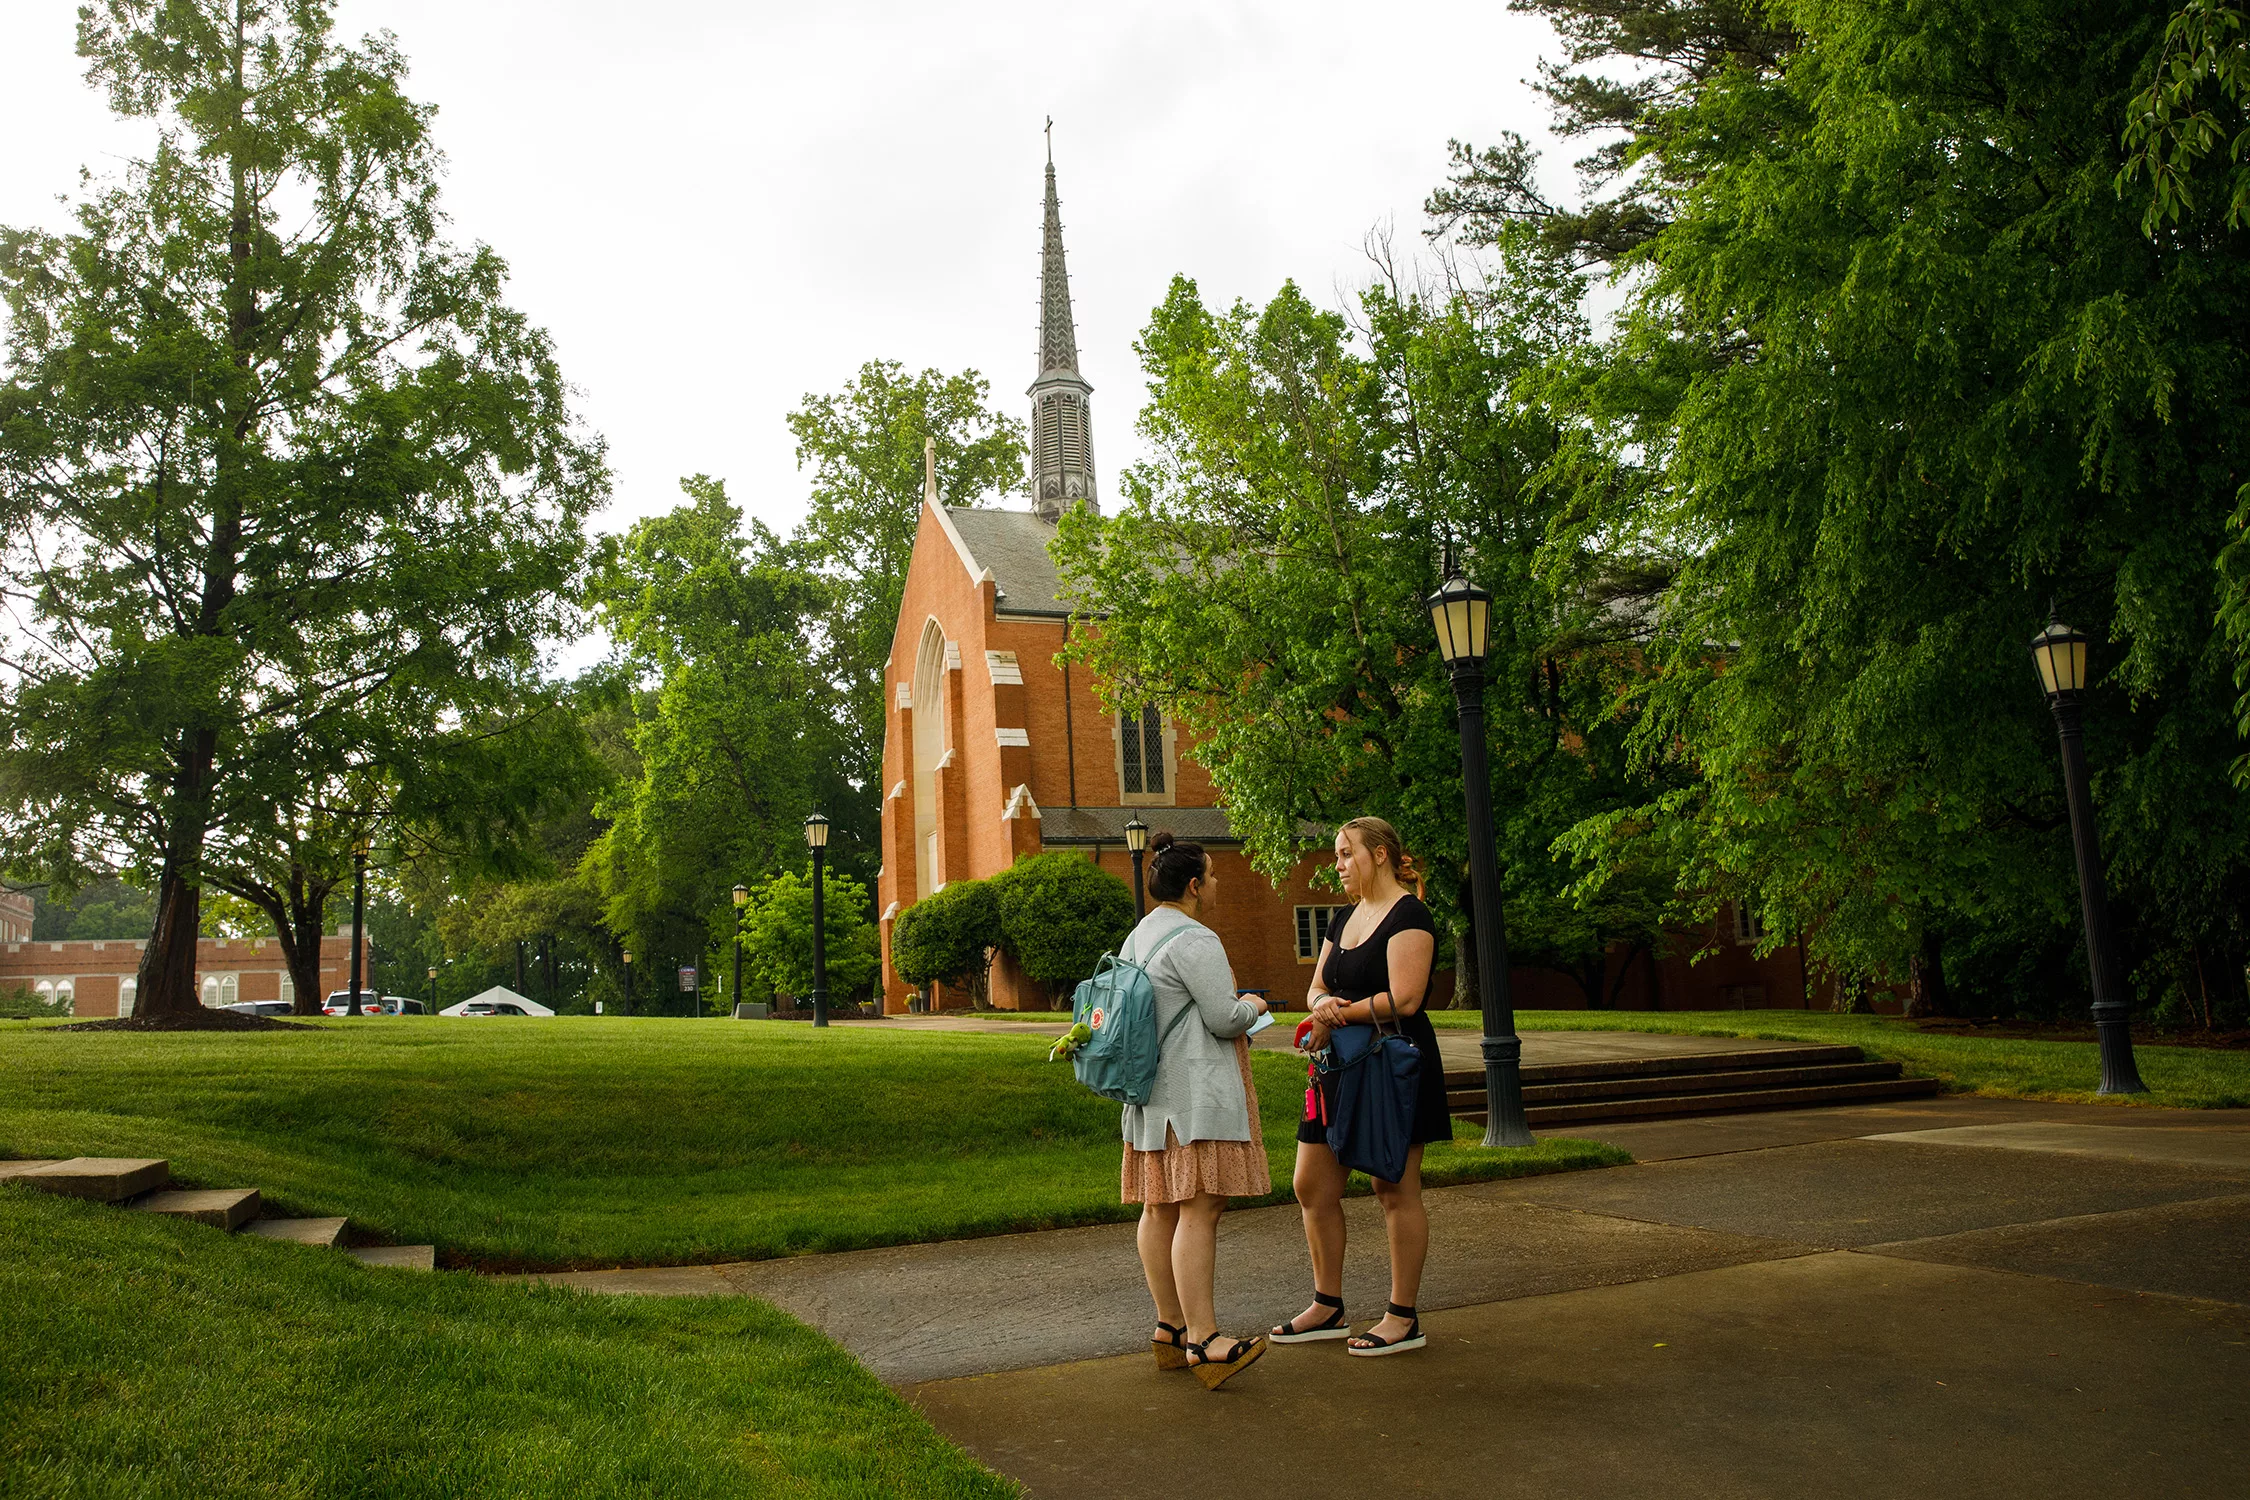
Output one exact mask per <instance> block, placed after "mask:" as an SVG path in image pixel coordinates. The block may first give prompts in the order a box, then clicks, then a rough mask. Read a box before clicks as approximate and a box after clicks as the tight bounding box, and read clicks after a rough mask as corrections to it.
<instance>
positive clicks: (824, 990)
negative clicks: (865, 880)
mask: <svg viewBox="0 0 2250 1500" xmlns="http://www.w3.org/2000/svg"><path fill="white" fill-rule="evenodd" d="M805 843H806V844H807V845H808V846H810V847H811V849H812V1023H813V1024H814V1025H815V1026H826V1025H827V1024H828V922H827V917H826V911H827V908H826V907H825V905H824V904H823V898H824V894H825V893H824V890H823V887H825V886H826V884H827V882H826V881H824V880H822V879H821V876H820V867H821V862H822V861H823V860H824V859H825V858H826V857H827V854H828V820H827V819H826V818H824V817H822V816H821V815H820V814H819V813H814V814H813V815H812V816H811V817H809V818H807V819H805Z"/></svg>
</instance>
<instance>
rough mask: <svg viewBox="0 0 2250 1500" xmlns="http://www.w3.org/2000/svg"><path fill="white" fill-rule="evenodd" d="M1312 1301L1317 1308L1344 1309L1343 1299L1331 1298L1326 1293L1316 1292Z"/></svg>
mask: <svg viewBox="0 0 2250 1500" xmlns="http://www.w3.org/2000/svg"><path fill="white" fill-rule="evenodd" d="M1312 1299H1313V1304H1314V1305H1315V1306H1316V1307H1342V1306H1343V1305H1344V1299H1343V1298H1341V1297H1331V1296H1329V1295H1328V1294H1327V1293H1326V1292H1321V1291H1316V1292H1314V1293H1313V1294H1312Z"/></svg>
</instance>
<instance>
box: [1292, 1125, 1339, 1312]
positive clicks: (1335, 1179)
mask: <svg viewBox="0 0 2250 1500" xmlns="http://www.w3.org/2000/svg"><path fill="white" fill-rule="evenodd" d="M1346 1175H1347V1174H1346V1173H1345V1171H1344V1165H1343V1163H1342V1162H1339V1161H1338V1160H1336V1153H1335V1152H1333V1151H1331V1150H1329V1149H1328V1148H1327V1147H1326V1146H1325V1145H1313V1144H1308V1143H1307V1142H1304V1141H1299V1142H1298V1143H1297V1170H1296V1171H1295V1173H1293V1174H1292V1176H1291V1178H1290V1186H1291V1187H1292V1188H1293V1189H1294V1190H1295V1192H1296V1194H1297V1210H1298V1212H1299V1213H1301V1214H1303V1215H1304V1218H1305V1249H1306V1250H1307V1251H1308V1252H1309V1253H1310V1254H1311V1256H1312V1284H1313V1290H1314V1291H1316V1292H1326V1293H1327V1294H1328V1295H1329V1296H1331V1297H1341V1296H1343V1295H1344V1180H1345V1177H1346ZM1332 1311H1333V1309H1331V1308H1326V1307H1322V1306H1321V1305H1320V1304H1319V1303H1317V1302H1315V1303H1312V1304H1311V1305H1309V1306H1308V1307H1306V1309H1305V1310H1304V1311H1303V1312H1301V1313H1299V1314H1297V1316H1296V1317H1294V1318H1291V1319H1290V1320H1289V1322H1290V1326H1292V1327H1295V1328H1311V1327H1314V1326H1316V1325H1318V1324H1321V1323H1325V1322H1327V1321H1328V1318H1329V1316H1330V1314H1331V1312H1332Z"/></svg>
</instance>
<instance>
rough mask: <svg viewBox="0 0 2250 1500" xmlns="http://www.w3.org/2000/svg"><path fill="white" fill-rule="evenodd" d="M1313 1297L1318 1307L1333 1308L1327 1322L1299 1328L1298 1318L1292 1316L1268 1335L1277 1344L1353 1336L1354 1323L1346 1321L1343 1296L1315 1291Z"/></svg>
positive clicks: (1275, 1326) (1277, 1325)
mask: <svg viewBox="0 0 2250 1500" xmlns="http://www.w3.org/2000/svg"><path fill="white" fill-rule="evenodd" d="M1312 1299H1313V1305H1314V1306H1316V1307H1326V1308H1331V1309H1333V1311H1331V1312H1330V1313H1329V1314H1328V1321H1327V1322H1325V1323H1315V1324H1314V1325H1313V1326H1312V1327H1310V1328H1299V1327H1298V1326H1297V1320H1296V1319H1295V1318H1291V1319H1290V1320H1289V1321H1288V1322H1286V1323H1277V1324H1275V1325H1274V1326H1273V1328H1272V1329H1271V1330H1269V1331H1268V1332H1267V1334H1266V1337H1267V1338H1269V1339H1272V1340H1273V1341H1274V1342H1275V1343H1277V1344H1312V1343H1317V1342H1319V1341H1320V1340H1322V1339H1348V1338H1350V1337H1351V1336H1352V1325H1351V1324H1349V1323H1347V1322H1345V1321H1344V1299H1343V1298H1341V1297H1331V1296H1329V1295H1328V1294H1327V1293H1326V1292H1314V1293H1313V1294H1312Z"/></svg>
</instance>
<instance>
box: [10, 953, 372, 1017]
mask: <svg viewBox="0 0 2250 1500" xmlns="http://www.w3.org/2000/svg"><path fill="white" fill-rule="evenodd" d="M147 946H148V945H147V944H146V943H144V942H139V941H135V940H132V939H121V938H111V939H109V940H107V941H94V940H79V941H74V942H64V943H32V942H14V943H5V944H0V987H5V988H15V987H18V986H21V987H23V988H26V989H30V988H34V987H36V985H37V984H38V983H39V981H41V980H47V981H50V982H54V981H60V980H68V981H70V983H71V987H72V989H73V991H74V1013H75V1014H77V1015H78V1016H80V1017H82V1018H84V1019H87V1020H92V1019H95V1018H98V1017H107V1016H114V1015H116V1014H117V1002H118V995H119V993H120V990H121V989H123V988H124V987H125V982H126V981H128V980H131V979H132V978H133V977H134V976H135V975H136V974H137V973H138V972H139V971H140V964H141V950H142V949H144V948H146V947H147ZM361 954H362V963H363V965H372V964H373V962H374V950H373V944H372V943H371V942H370V943H368V944H366V945H365V946H364V947H363V948H362V950H361ZM286 972H287V969H286V965H284V963H283V962H282V958H281V945H280V944H279V943H277V942H274V941H273V940H272V939H270V938H257V939H242V938H232V939H229V938H203V939H201V940H200V941H198V942H197V943H196V945H195V975H196V987H197V989H198V991H203V990H205V988H206V986H205V983H204V982H205V980H207V979H209V980H216V981H219V982H220V985H221V986H223V984H224V981H225V980H226V979H228V978H231V979H232V980H233V982H234V983H233V989H232V993H231V996H230V997H229V998H232V999H234V1000H279V999H280V998H281V997H282V996H281V981H282V976H283V975H284V974H285V973H286ZM366 972H368V971H367V969H366V968H365V967H363V968H362V970H361V973H362V974H363V975H364V974H365V973H366ZM320 975H321V993H322V994H327V993H328V992H329V991H331V990H338V989H342V988H343V987H344V986H346V985H348V984H350V983H351V940H350V938H349V936H344V937H331V938H329V939H328V940H327V941H326V942H324V943H322V944H321V965H320ZM224 994H226V991H225V990H224V989H223V988H218V992H217V993H216V994H213V995H212V996H211V998H212V999H214V1000H216V999H218V998H219V996H220V995H224Z"/></svg>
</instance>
